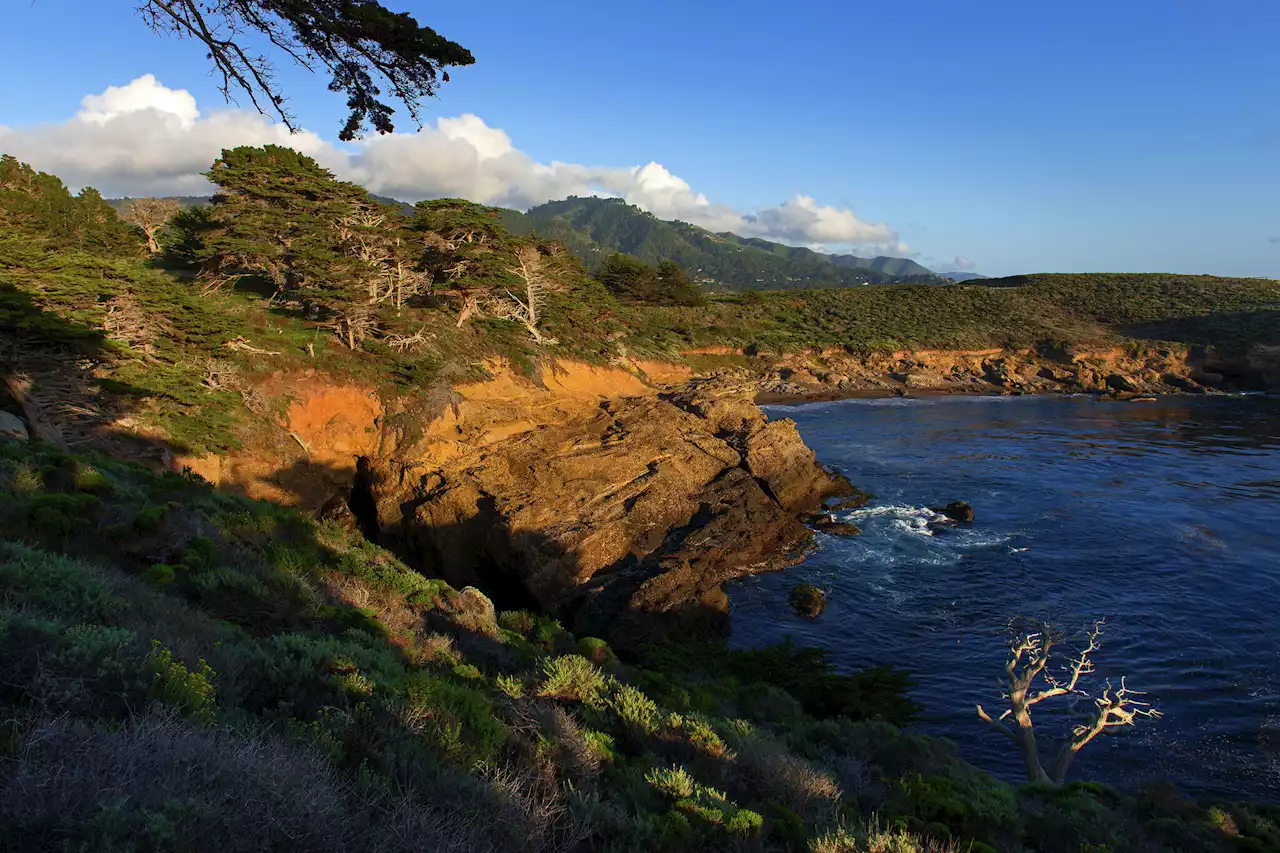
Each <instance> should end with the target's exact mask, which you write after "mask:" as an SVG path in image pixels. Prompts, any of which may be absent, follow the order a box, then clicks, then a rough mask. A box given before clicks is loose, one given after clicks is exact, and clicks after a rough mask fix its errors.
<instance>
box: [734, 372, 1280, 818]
mask: <svg viewBox="0 0 1280 853" xmlns="http://www.w3.org/2000/svg"><path fill="white" fill-rule="evenodd" d="M767 411H768V413H769V415H770V416H771V417H791V418H793V419H795V421H796V422H797V424H798V425H799V428H800V432H801V434H802V435H803V436H804V438H805V440H806V441H807V442H808V443H809V445H810V446H811V447H812V448H813V449H814V450H815V451H816V453H817V455H818V458H819V459H820V460H821V461H822V462H824V463H825V464H827V465H829V466H832V467H834V468H836V469H838V470H840V471H841V472H843V473H844V474H846V475H847V476H848V477H849V478H850V480H852V481H853V482H854V483H855V484H856V485H858V486H860V487H862V488H864V489H868V490H870V491H871V492H872V493H874V495H875V500H874V501H873V502H872V503H871V504H870V505H869V506H867V507H865V508H863V509H859V510H856V511H852V512H847V513H842V514H841V516H842V517H843V518H847V519H848V520H851V521H853V522H855V523H857V524H858V525H859V526H861V527H862V528H863V531H864V534H863V535H862V536H860V537H856V538H836V537H830V536H825V535H819V537H818V543H817V547H816V550H815V551H814V553H813V554H812V555H811V556H810V557H809V559H808V560H807V561H806V562H805V563H804V564H803V565H801V566H799V567H796V568H794V569H791V570H789V571H786V572H781V573H775V574H767V575H759V576H755V577H752V578H746V579H743V580H740V581H736V582H734V583H733V584H732V585H731V587H730V589H729V596H730V603H731V608H732V611H733V620H734V635H733V642H734V643H735V644H738V645H758V644H763V643H769V642H775V641H777V640H780V639H782V638H783V637H785V636H787V635H791V636H793V637H794V638H795V639H796V640H797V641H798V642H801V643H803V644H808V645H820V646H823V647H825V648H827V649H829V650H830V651H831V653H832V655H833V658H834V659H835V660H836V661H837V662H838V663H840V664H841V665H844V666H865V665H872V664H892V665H896V666H900V667H904V668H906V669H908V670H910V671H911V672H912V673H913V675H914V677H915V679H916V682H917V687H916V688H915V692H914V695H915V697H916V699H917V701H919V702H920V703H921V704H923V706H924V712H923V720H922V722H921V723H920V728H921V729H922V730H923V731H926V732H930V733H933V734H938V735H943V736H946V737H949V738H951V739H953V740H954V741H955V742H956V743H957V744H958V746H959V750H960V754H961V756H962V757H963V758H965V759H966V760H968V761H970V762H971V763H973V764H975V765H977V766H979V767H982V768H984V769H986V770H989V771H991V772H994V773H997V774H1000V775H1002V776H1006V777H1007V778H1009V779H1011V780H1016V779H1018V778H1020V769H1019V767H1020V766H1019V764H1018V760H1017V756H1016V754H1015V753H1014V751H1013V749H1012V747H1011V746H1010V745H1009V744H1008V742H1007V741H1006V740H1004V739H1003V738H1002V737H1001V736H1000V735H999V734H998V733H996V732H994V731H992V730H990V729H989V728H988V727H987V726H986V725H985V724H983V723H982V722H981V721H980V720H979V719H978V718H977V716H976V713H975V711H974V705H975V703H979V702H981V703H983V704H984V705H985V706H986V707H987V708H988V710H990V709H991V708H992V707H999V696H1000V691H999V687H998V684H997V678H998V677H999V676H1000V675H1001V670H1002V667H1003V664H1004V660H1005V656H1006V652H1005V648H1006V646H1005V642H1006V638H1007V633H1006V631H1007V628H1008V625H1009V622H1010V620H1011V619H1014V618H1020V617H1025V618H1036V619H1048V620H1050V621H1052V622H1053V623H1055V624H1057V625H1060V626H1062V627H1064V628H1067V629H1082V628H1084V627H1085V626H1087V625H1089V624H1091V623H1092V622H1093V621H1094V620H1096V619H1105V620H1106V627H1105V629H1104V630H1105V634H1104V636H1103V647H1102V649H1101V651H1100V652H1098V653H1097V655H1096V656H1095V659H1096V662H1097V667H1098V672H1097V673H1096V674H1095V675H1094V676H1092V677H1091V681H1090V682H1089V684H1092V685H1095V686H1096V685H1099V684H1101V682H1102V681H1103V680H1104V679H1105V678H1107V677H1111V678H1112V679H1117V680H1118V678H1119V677H1120V676H1125V677H1127V680H1128V685H1129V687H1131V688H1136V689H1139V690H1143V691H1146V692H1147V693H1148V694H1149V695H1148V698H1149V700H1150V701H1152V702H1153V703H1154V705H1155V706H1156V707H1157V708H1158V709H1159V710H1161V711H1162V712H1163V714H1164V716H1163V717H1162V718H1160V719H1158V720H1147V721H1143V722H1142V723H1140V725H1138V726H1136V727H1130V728H1125V729H1122V730H1120V732H1119V733H1118V734H1115V735H1106V736H1103V737H1101V738H1099V739H1098V740H1095V741H1094V742H1093V743H1092V744H1090V745H1089V746H1088V747H1086V748H1085V750H1084V751H1083V752H1082V753H1081V755H1080V757H1079V759H1078V761H1077V763H1076V766H1075V769H1074V772H1073V778H1087V779H1090V780H1095V781H1102V782H1107V783H1110V784H1114V785H1118V786H1123V787H1131V786H1133V785H1136V784H1138V783H1141V782H1142V781H1144V780H1148V779H1170V780H1173V781H1175V782H1176V783H1177V784H1178V785H1179V787H1180V788H1181V789H1182V790H1183V791H1184V792H1186V793H1188V794H1191V795H1196V796H1214V797H1228V798H1229V797H1250V798H1257V799H1261V800H1264V801H1270V802H1276V801H1280V399H1278V398H1274V397H1272V398H1267V397H1229V398H1228V397H1199V398H1192V397H1188V398H1170V399H1162V400H1161V401H1159V402H1155V403H1118V402H1098V401H1095V400H1093V399H1091V398H1086V397H1018V398H1011V397H987V398H958V397H937V398H927V399H877V400H849V401H842V402H836V403H814V404H808V405H803V406H791V407H781V406H779V407H770V408H768V409H767ZM951 500H967V501H969V502H970V503H971V504H972V505H973V506H974V508H975V511H976V513H977V519H976V521H975V523H974V524H972V525H971V526H965V527H955V528H940V527H939V526H938V525H937V524H935V523H933V522H935V521H936V520H937V519H936V517H935V516H934V515H933V514H932V513H931V512H930V511H929V510H928V509H927V508H928V507H930V506H941V505H943V504H946V503H947V502H949V501H951ZM799 581H807V582H810V583H813V584H816V585H818V586H820V587H823V588H826V589H829V590H830V591H831V597H830V603H829V604H828V607H827V609H826V612H825V613H823V614H822V616H820V617H819V618H818V619H816V620H812V621H810V620H806V619H801V618H799V617H796V616H795V615H793V614H792V613H791V612H790V610H789V609H788V607H787V604H786V598H787V594H788V592H789V591H790V589H791V587H792V586H793V585H794V584H795V583H797V582H799ZM1089 684H1085V685H1082V686H1089ZM1049 704H1050V703H1049V702H1046V703H1044V704H1042V705H1040V706H1038V707H1037V720H1038V721H1040V722H1041V724H1042V725H1044V726H1045V727H1046V732H1045V734H1046V735H1047V734H1049V733H1050V731H1051V730H1054V731H1060V730H1061V729H1054V728H1053V727H1054V726H1061V725H1065V724H1066V720H1064V719H1061V718H1059V717H1055V715H1054V714H1053V713H1051V712H1049V708H1048V706H1049ZM1041 709H1044V710H1045V712H1046V713H1045V714H1043V715H1041V714H1040V713H1039V712H1040V711H1041ZM1041 716H1043V717H1044V719H1043V720H1042V719H1041Z"/></svg>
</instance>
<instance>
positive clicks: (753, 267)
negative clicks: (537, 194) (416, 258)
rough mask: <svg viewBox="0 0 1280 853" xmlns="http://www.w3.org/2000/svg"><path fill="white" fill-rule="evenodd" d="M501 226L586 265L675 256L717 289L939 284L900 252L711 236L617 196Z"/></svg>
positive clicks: (552, 205)
mask: <svg viewBox="0 0 1280 853" xmlns="http://www.w3.org/2000/svg"><path fill="white" fill-rule="evenodd" d="M503 224H504V225H505V226H506V227H507V228H508V229H510V230H511V231H512V232H514V233H517V234H530V233H534V232H536V233H537V234H538V235H539V236H542V237H547V238H551V239H555V240H560V241H563V242H564V244H565V245H566V246H567V247H568V248H569V250H570V251H572V252H573V253H574V254H575V255H576V256H578V257H579V258H580V259H581V260H582V261H583V263H584V264H586V265H587V267H588V269H592V268H594V267H595V266H597V265H598V263H599V259H602V258H603V257H604V256H606V255H608V254H610V253H613V252H625V253H626V254H629V255H634V256H636V257H638V258H640V259H641V260H644V261H647V262H649V263H658V262H659V261H662V260H664V259H668V258H670V259H672V260H674V261H675V262H676V263H678V264H680V266H682V267H684V268H685V269H686V270H688V272H689V274H690V275H691V276H693V277H694V278H695V279H697V280H699V281H701V282H703V283H704V284H705V285H706V286H708V287H711V288H713V289H717V290H797V289H813V288H828V287H850V286H859V285H863V284H877V283H887V282H900V283H927V284H941V283H943V282H942V279H940V278H938V277H937V276H935V275H934V274H933V273H931V272H929V271H928V270H926V269H925V268H924V267H921V266H919V265H918V264H914V263H913V262H911V261H906V260H903V259H900V258H876V259H871V260H868V259H864V258H855V257H853V256H851V255H846V256H843V259H842V260H841V261H840V262H838V263H837V262H834V261H833V259H832V257H831V256H828V255H823V254H821V253H818V252H814V251H813V250H811V249H805V248H799V247H794V246H784V245H782V244H780V243H771V242H769V241H768V240H761V239H758V238H746V237H739V236H737V235H735V234H728V233H725V234H713V233H712V232H710V231H707V230H706V229H703V228H698V227H696V226H694V225H690V224H688V223H685V222H668V221H666V220H662V219H658V218H657V217H655V216H654V215H652V214H650V213H646V212H645V211H643V210H641V209H640V208H638V207H635V206H633V205H629V204H626V203H625V202H623V201H621V200H619V199H601V198H570V199H566V200H564V201H553V202H548V203H547V204H543V205H539V206H538V207H535V208H533V209H531V210H529V211H528V212H527V213H523V214H522V213H517V212H515V211H506V212H504V213H503Z"/></svg>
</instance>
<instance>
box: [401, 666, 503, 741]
mask: <svg viewBox="0 0 1280 853" xmlns="http://www.w3.org/2000/svg"><path fill="white" fill-rule="evenodd" d="M406 701H407V707H406V711H405V714H406V718H407V719H408V720H410V721H411V725H412V726H420V727H422V728H424V729H425V730H426V731H430V732H431V733H432V734H434V736H435V738H436V741H437V743H438V744H439V745H440V746H441V748H442V749H443V750H444V751H445V752H446V753H449V754H452V755H454V756H455V757H459V758H462V757H465V758H468V759H470V760H472V761H492V760H493V759H494V758H495V757H496V756H497V754H498V750H499V749H500V748H501V747H502V744H503V743H505V742H506V739H507V731H506V728H505V727H503V725H502V723H501V722H499V721H498V719H497V717H496V715H495V713H494V708H493V702H492V701H491V700H490V699H489V697H488V696H487V695H486V694H485V693H484V692H482V691H481V690H479V689H476V688H474V687H468V686H464V685H462V684H458V683H456V682H454V681H451V680H449V679H447V678H443V677H441V676H438V675H434V674H432V673H429V672H425V671H418V672H415V673H414V674H413V675H412V676H410V678H409V681H408V684H407V687H406Z"/></svg>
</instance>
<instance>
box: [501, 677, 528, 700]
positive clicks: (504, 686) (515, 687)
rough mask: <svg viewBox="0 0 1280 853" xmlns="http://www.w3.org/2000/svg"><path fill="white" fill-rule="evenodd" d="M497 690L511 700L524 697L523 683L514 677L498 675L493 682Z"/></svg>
mask: <svg viewBox="0 0 1280 853" xmlns="http://www.w3.org/2000/svg"><path fill="white" fill-rule="evenodd" d="M494 683H495V684H496V685H497V687H498V689H499V690H500V691H502V692H503V693H504V694H506V695H507V696H509V697H511V698H512V699H520V698H523V697H524V681H523V680H522V679H521V678H520V677H519V676H516V675H499V676H498V677H497V679H496V680H495V682H494Z"/></svg>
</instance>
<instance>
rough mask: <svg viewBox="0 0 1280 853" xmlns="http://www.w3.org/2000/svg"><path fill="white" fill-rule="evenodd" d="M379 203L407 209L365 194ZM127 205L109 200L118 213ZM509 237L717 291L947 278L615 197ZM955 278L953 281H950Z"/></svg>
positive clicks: (526, 219) (583, 201) (547, 213)
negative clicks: (635, 265)
mask: <svg viewBox="0 0 1280 853" xmlns="http://www.w3.org/2000/svg"><path fill="white" fill-rule="evenodd" d="M174 198H175V200H176V201H178V202H179V203H180V204H181V205H182V206H183V207H198V206H200V205H204V204H208V203H209V202H210V199H209V198H208V197H207V196H180V197H174ZM370 198H372V199H374V200H375V201H379V202H382V203H384V204H391V205H399V206H400V208H401V210H402V211H403V212H405V213H407V214H408V213H412V212H413V205H411V204H408V203H407V202H402V201H399V200H397V199H393V198H387V197H385V196H378V195H374V194H372V193H370ZM130 201H131V199H128V198H114V199H107V203H108V204H110V205H111V206H112V207H113V208H115V209H116V211H117V212H120V213H123V212H124V210H125V208H126V207H127V206H128V203H129V202H130ZM499 217H500V218H501V221H502V224H503V226H504V227H506V229H507V230H508V231H510V232H512V233H513V234H519V235H529V234H532V233H535V232H536V233H537V234H538V235H539V236H540V237H546V238H550V239H553V240H560V241H562V242H563V243H564V244H565V246H566V247H567V248H568V249H569V251H571V252H572V253H573V254H574V255H576V256H577V257H578V258H579V259H580V260H581V261H582V262H583V263H584V264H585V265H586V267H587V268H588V269H589V270H591V271H593V272H594V271H595V269H596V268H597V267H599V266H600V264H601V262H602V261H603V260H604V258H605V257H607V256H608V255H610V254H613V253H614V252H623V253H625V254H628V255H634V256H635V257H637V258H640V259H641V260H643V261H646V262H648V263H650V264H655V265H656V264H658V263H660V262H662V261H664V260H667V259H670V260H673V261H675V262H676V263H678V264H679V265H680V266H681V267H683V268H684V269H685V270H686V271H687V272H688V273H689V275H690V277H691V278H693V279H694V280H695V281H697V282H698V283H700V284H701V285H703V286H704V287H708V288H711V289H716V290H796V289H822V288H831V287H860V286H862V285H865V284H891V283H899V284H947V283H948V281H947V279H946V278H944V277H942V276H940V275H938V274H937V273H935V272H933V271H932V270H929V269H927V268H926V267H924V266H921V265H920V264H918V263H916V262H915V261H912V260H909V259H907V258H891V257H885V256H880V257H875V258H861V257H858V256H856V255H827V254H823V253H821V252H815V251H813V250H812V249H807V248H804V247H800V246H787V245H784V244H782V243H774V242H771V241H769V240H763V239H760V238H759V237H741V236H739V235H737V234H731V233H729V232H724V233H721V234H716V233H713V232H711V231H708V230H707V229H705V228H699V227H698V226H696V225H690V224H689V223H687V222H681V221H679V220H674V221H669V220H665V219H659V218H658V217H656V216H654V215H653V214H652V213H648V212H646V211H644V210H641V209H640V208H638V207H636V206H634V205H630V204H627V203H626V202H624V201H622V200H621V199H604V198H595V197H585V198H581V197H570V198H567V199H564V200H562V201H551V202H547V203H546V204H541V205H538V206H537V207H534V208H532V209H530V210H529V211H527V212H525V213H521V212H520V211H518V210H509V209H506V208H499ZM956 280H959V279H956Z"/></svg>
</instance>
